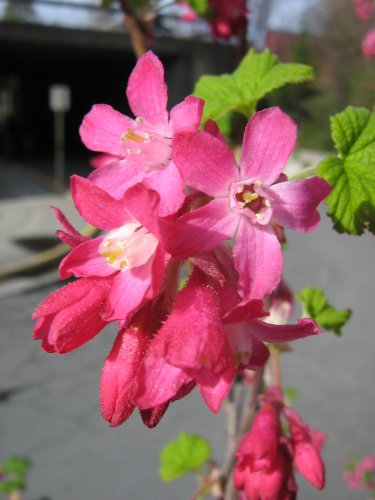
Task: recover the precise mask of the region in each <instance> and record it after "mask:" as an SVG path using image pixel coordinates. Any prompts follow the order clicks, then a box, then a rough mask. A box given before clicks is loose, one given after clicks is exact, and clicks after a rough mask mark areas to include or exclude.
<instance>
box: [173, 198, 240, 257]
mask: <svg viewBox="0 0 375 500" xmlns="http://www.w3.org/2000/svg"><path fill="white" fill-rule="evenodd" d="M238 219H239V218H238V216H237V215H236V214H233V213H232V212H231V211H230V210H229V206H228V200H227V199H226V198H224V199H217V200H212V201H210V202H209V203H207V205H205V206H204V207H201V208H198V209H197V210H193V211H192V212H189V213H187V214H185V215H183V216H182V217H180V218H179V219H177V221H176V222H174V223H172V224H170V225H168V224H166V225H163V235H164V236H165V241H166V246H167V250H168V252H169V253H171V254H172V255H176V256H179V257H182V256H190V255H192V254H193V253H196V252H208V251H210V250H212V249H213V248H215V247H216V246H217V245H218V244H219V243H221V242H222V241H223V240H229V239H231V238H232V236H233V235H234V234H235V231H236V228H237V225H238Z"/></svg>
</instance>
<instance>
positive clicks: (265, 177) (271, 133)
mask: <svg viewBox="0 0 375 500" xmlns="http://www.w3.org/2000/svg"><path fill="white" fill-rule="evenodd" d="M296 137H297V126H296V124H295V123H294V122H293V120H292V119H291V118H289V116H288V115H286V114H285V113H283V112H282V111H281V109H280V108H269V109H265V110H263V111H259V112H258V113H256V114H255V115H254V116H253V117H252V118H251V120H250V121H249V123H248V124H247V126H246V129H245V135H244V140H243V148H242V156H241V178H242V179H251V180H260V181H262V182H264V183H265V184H266V185H267V186H269V185H271V184H272V183H273V182H275V180H276V179H277V178H278V176H279V175H280V173H281V172H282V170H283V169H284V167H285V165H286V162H287V160H288V158H289V156H290V154H291V152H292V150H293V148H294V146H295V143H296Z"/></svg>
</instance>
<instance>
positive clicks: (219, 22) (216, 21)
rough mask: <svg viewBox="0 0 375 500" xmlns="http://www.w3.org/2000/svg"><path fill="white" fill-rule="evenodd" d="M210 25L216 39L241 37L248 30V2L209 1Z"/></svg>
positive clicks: (239, 0)
mask: <svg viewBox="0 0 375 500" xmlns="http://www.w3.org/2000/svg"><path fill="white" fill-rule="evenodd" d="M208 3H209V5H210V8H211V19H210V24H211V28H212V34H213V36H214V37H216V38H224V39H228V38H230V37H231V36H233V35H234V36H240V35H241V34H242V33H243V32H246V29H247V17H246V16H247V6H246V0H209V2H208Z"/></svg>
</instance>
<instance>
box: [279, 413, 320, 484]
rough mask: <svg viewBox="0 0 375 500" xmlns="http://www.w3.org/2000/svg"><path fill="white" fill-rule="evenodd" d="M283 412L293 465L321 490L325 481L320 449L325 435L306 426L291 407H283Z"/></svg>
mask: <svg viewBox="0 0 375 500" xmlns="http://www.w3.org/2000/svg"><path fill="white" fill-rule="evenodd" d="M284 412H285V415H286V416H287V418H288V421H289V428H290V433H291V443H292V449H293V456H294V461H295V465H296V467H297V469H298V470H299V472H300V473H301V474H302V475H303V477H304V478H305V479H307V481H309V482H310V483H311V484H312V485H313V486H315V488H317V489H319V490H321V489H323V488H324V483H325V467H324V463H323V460H322V458H321V456H320V449H321V447H322V445H323V444H324V442H325V440H326V437H325V435H324V434H323V433H321V432H320V431H316V430H315V429H312V428H311V427H310V426H308V425H307V424H306V423H305V422H304V421H303V420H302V418H301V417H300V416H299V415H298V413H297V412H296V411H295V410H294V409H293V408H290V407H285V408H284Z"/></svg>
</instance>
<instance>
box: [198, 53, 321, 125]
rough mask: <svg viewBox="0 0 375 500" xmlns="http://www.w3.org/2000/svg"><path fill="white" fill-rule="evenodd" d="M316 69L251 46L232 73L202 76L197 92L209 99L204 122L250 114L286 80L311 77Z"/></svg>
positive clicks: (301, 80)
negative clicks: (238, 114) (229, 115)
mask: <svg viewBox="0 0 375 500" xmlns="http://www.w3.org/2000/svg"><path fill="white" fill-rule="evenodd" d="M313 77H314V74H313V70H312V68H311V67H310V66H307V65H305V64H294V63H293V64H292V63H291V64H284V63H281V62H280V61H279V59H278V58H277V57H276V56H275V55H274V54H273V53H272V52H270V51H269V50H267V49H266V50H265V51H264V52H262V53H260V54H259V53H257V52H255V51H254V50H253V49H250V50H249V52H248V53H247V55H246V56H245V57H244V58H243V59H242V61H241V64H240V65H239V67H238V68H237V69H236V70H235V71H234V72H233V73H232V74H230V75H221V76H202V77H201V78H200V79H199V80H198V82H197V84H196V86H195V90H194V94H195V95H196V96H198V97H201V98H202V99H204V100H205V107H204V113H203V122H206V121H207V120H208V119H210V118H211V119H213V120H215V121H217V120H219V119H221V118H222V117H224V116H225V115H226V114H227V113H229V112H232V111H236V112H238V113H242V114H243V115H245V116H246V118H249V117H250V116H251V115H252V114H253V113H254V112H255V110H256V106H257V103H258V101H259V99H262V98H263V97H264V96H265V95H267V94H268V93H269V92H271V91H272V90H275V89H277V88H279V87H281V86H283V85H285V84H286V83H299V82H303V81H307V80H311V79H312V78H313Z"/></svg>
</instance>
